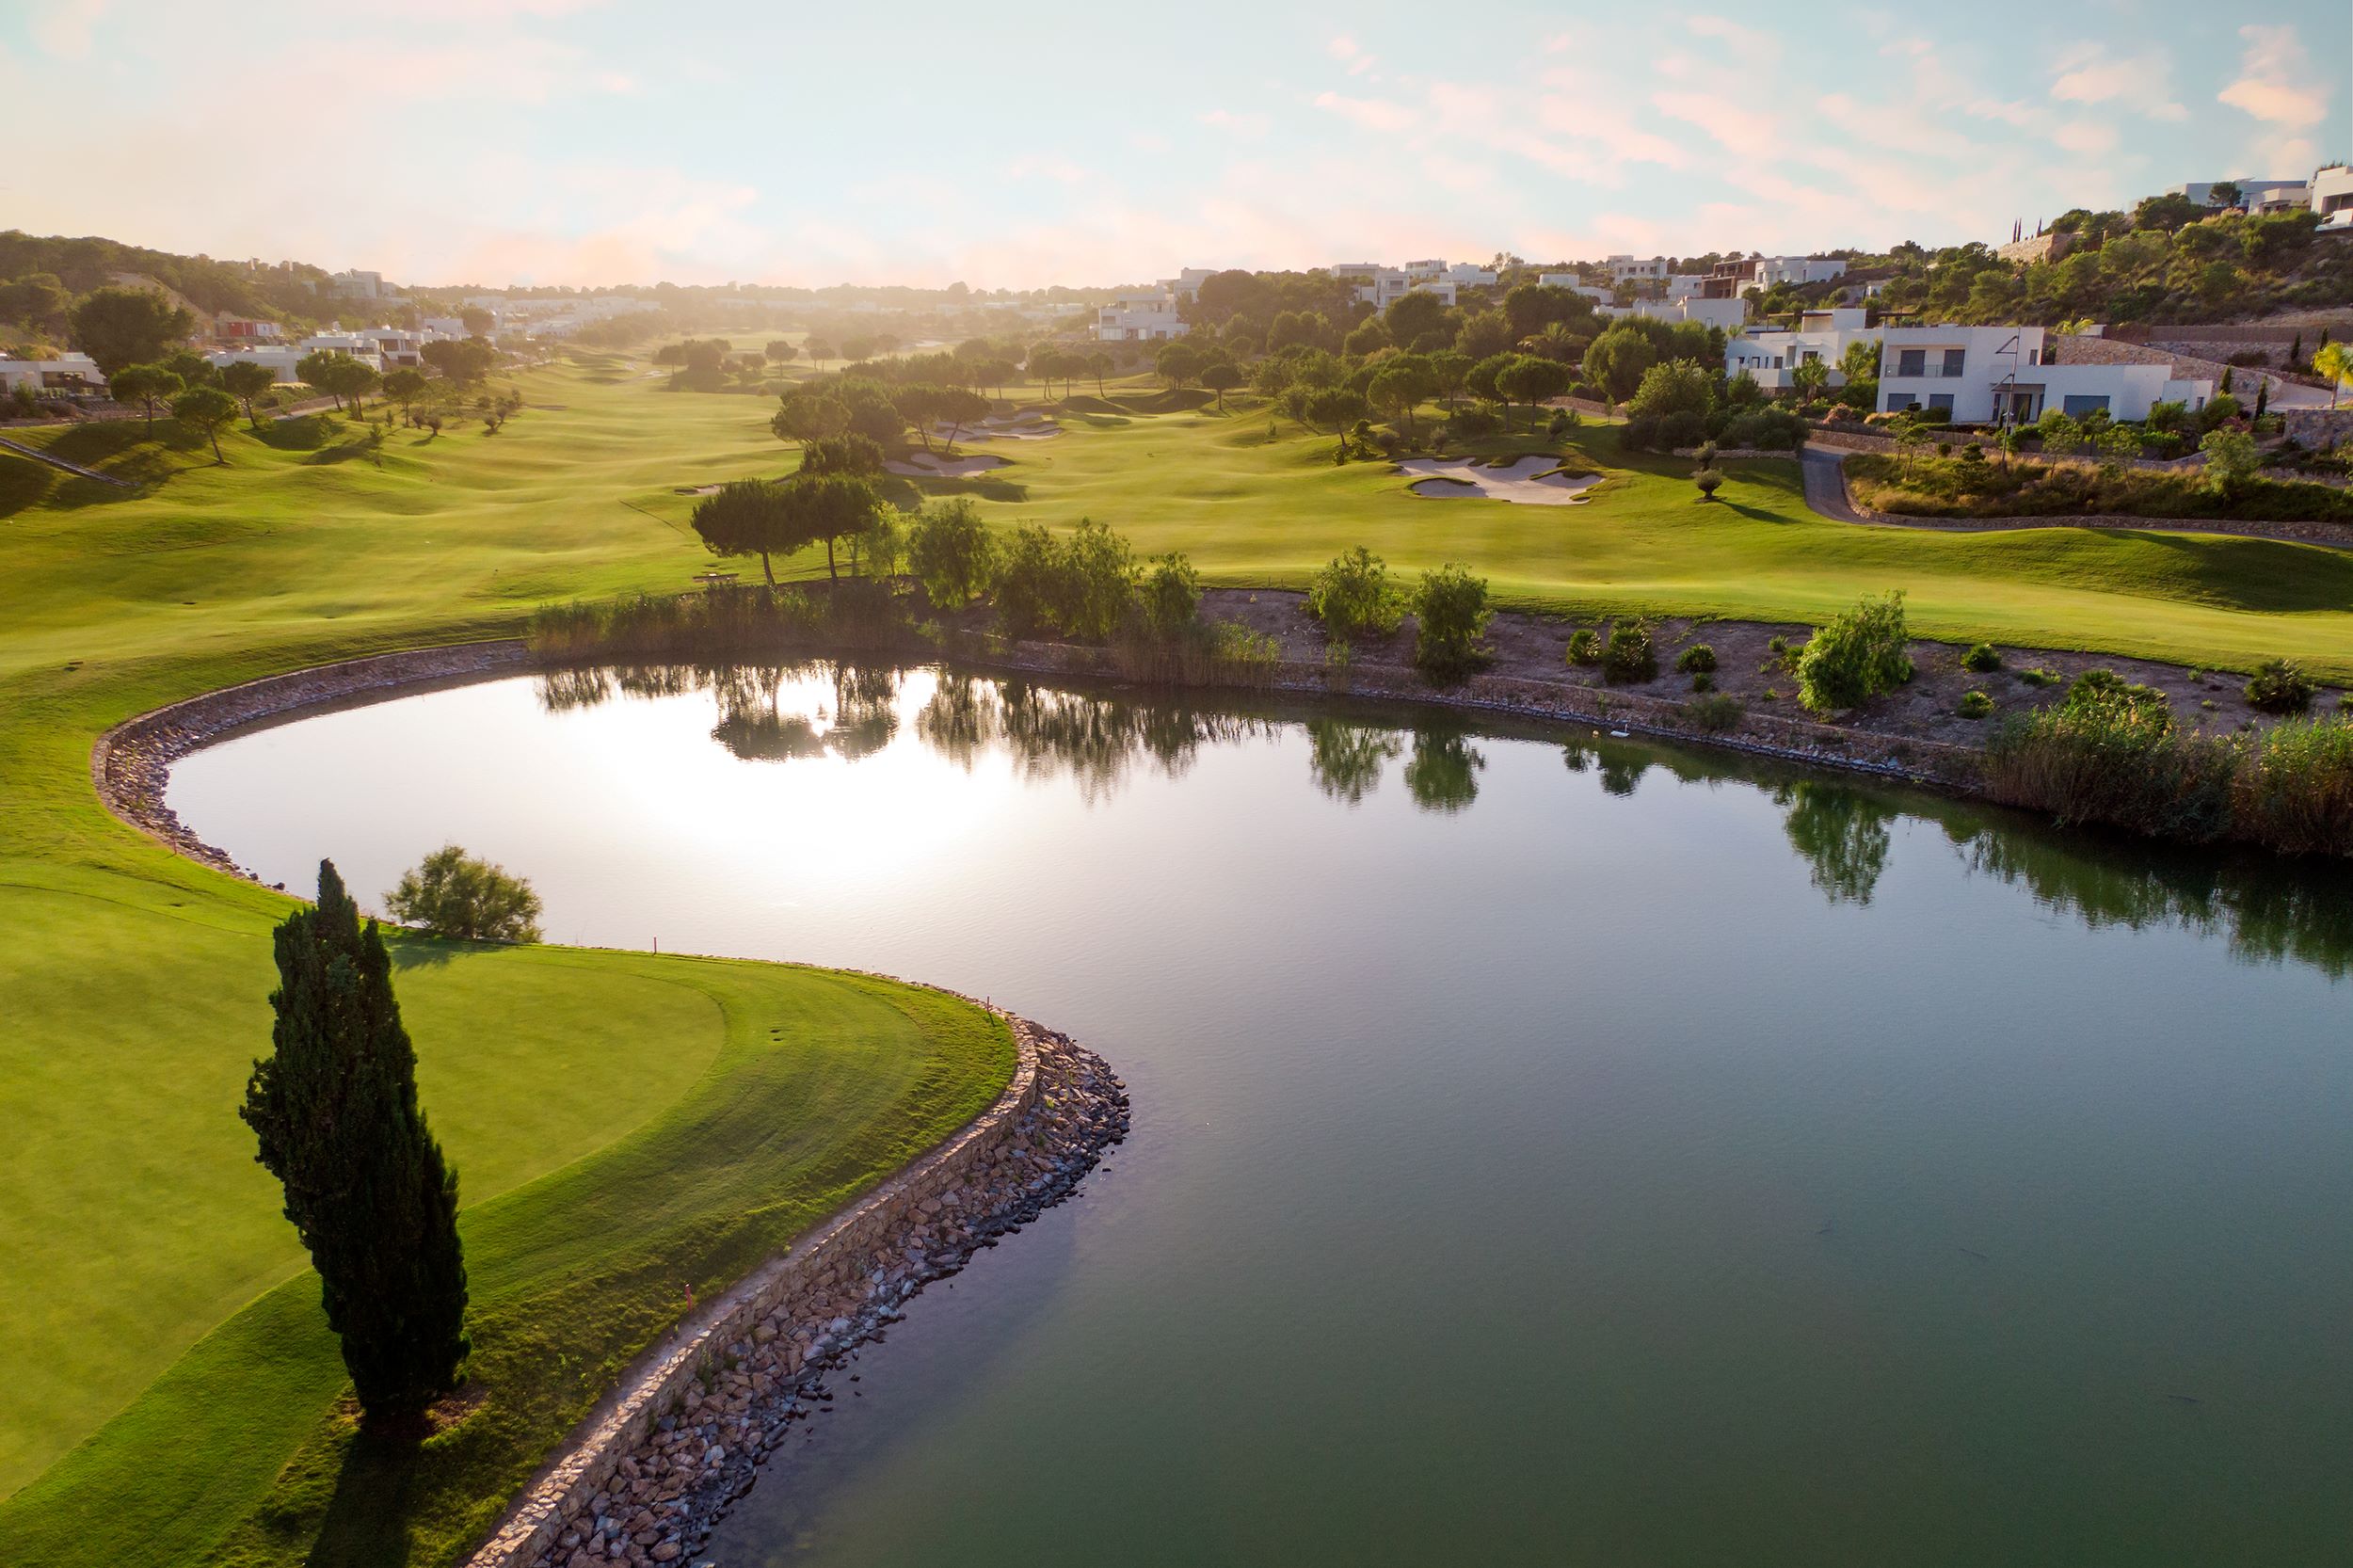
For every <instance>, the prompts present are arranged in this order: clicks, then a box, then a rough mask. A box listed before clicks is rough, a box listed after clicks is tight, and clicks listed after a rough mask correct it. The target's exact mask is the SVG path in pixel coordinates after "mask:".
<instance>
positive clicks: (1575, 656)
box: [1569, 626, 1601, 666]
mask: <svg viewBox="0 0 2353 1568" xmlns="http://www.w3.org/2000/svg"><path fill="white" fill-rule="evenodd" d="M1569 663H1570V664H1583V665H1588V666H1590V665H1593V664H1600V663H1601V633H1600V632H1596V631H1594V630H1593V628H1592V627H1590V626H1588V627H1583V628H1580V629H1579V630H1577V631H1575V632H1570V633H1569Z"/></svg>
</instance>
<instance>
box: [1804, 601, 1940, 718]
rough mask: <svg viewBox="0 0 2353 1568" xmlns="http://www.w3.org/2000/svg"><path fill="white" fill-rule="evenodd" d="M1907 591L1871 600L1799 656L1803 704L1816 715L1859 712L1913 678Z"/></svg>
mask: <svg viewBox="0 0 2353 1568" xmlns="http://www.w3.org/2000/svg"><path fill="white" fill-rule="evenodd" d="M1905 641H1906V637H1905V632H1904V596H1903V590H1901V589H1900V588H1899V589H1897V590H1896V591H1894V592H1892V593H1890V594H1888V595H1886V596H1885V597H1883V598H1881V599H1875V600H1873V599H1866V600H1863V601H1862V602H1861V603H1859V604H1857V605H1856V606H1855V607H1854V608H1853V609H1851V610H1849V611H1848V612H1847V613H1846V614H1845V615H1843V616H1837V617H1835V618H1833V620H1832V621H1831V623H1830V624H1829V625H1828V626H1825V627H1823V628H1822V629H1821V630H1820V631H1819V632H1815V633H1814V635H1813V637H1812V638H1811V639H1809V640H1808V641H1807V643H1806V645H1805V648H1804V651H1802V652H1801V653H1800V654H1799V655H1798V700H1799V701H1801V702H1802V703H1804V704H1805V705H1806V707H1807V708H1809V709H1811V710H1812V711H1814V712H1817V713H1826V712H1839V711H1841V710H1844V709H1849V708H1859V707H1861V706H1862V705H1863V704H1864V703H1865V702H1868V701H1869V700H1870V699H1871V698H1873V697H1875V696H1880V695H1881V694H1882V693H1886V692H1892V691H1894V690H1895V689H1896V688H1897V686H1900V685H1902V684H1903V683H1904V682H1905V681H1907V680H1911V679H1912V656H1911V654H1909V653H1907V652H1906V651H1905V650H1904V643H1905Z"/></svg>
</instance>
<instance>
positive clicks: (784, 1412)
mask: <svg viewBox="0 0 2353 1568" xmlns="http://www.w3.org/2000/svg"><path fill="white" fill-rule="evenodd" d="M1000 1016H1003V1017H1004V1019H1005V1021H1006V1023H1007V1024H1008V1025H1009V1026H1010V1027H1011V1028H1012V1030H1013V1034H1014V1040H1015V1043H1016V1048H1017V1049H1018V1052H1019V1064H1018V1065H1017V1066H1016V1069H1015V1073H1014V1079H1013V1081H1012V1083H1010V1084H1009V1085H1008V1086H1007V1087H1006V1089H1005V1092H1004V1094H1003V1095H1001V1096H999V1098H998V1100H997V1102H996V1103H995V1104H994V1105H992V1106H991V1107H990V1108H989V1109H988V1110H987V1111H985V1112H982V1113H981V1115H979V1116H978V1117H976V1118H975V1119H974V1120H973V1121H972V1122H971V1123H969V1124H968V1126H966V1128H964V1130H963V1131H961V1132H959V1133H957V1134H956V1135H955V1136H954V1137H952V1138H951V1139H949V1140H948V1142H946V1143H945V1144H940V1145H939V1146H938V1147H937V1148H936V1149H934V1150H933V1151H932V1152H931V1153H930V1154H928V1155H925V1156H924V1157H923V1158H922V1159H921V1160H917V1161H916V1162H915V1163H914V1164H912V1165H910V1166H908V1167H907V1168H906V1169H905V1170H904V1171H901V1172H900V1173H899V1174H898V1175H897V1176H892V1177H891V1178H890V1179H889V1180H888V1181H886V1182H884V1183H883V1184H882V1185H881V1186H879V1187H877V1188H875V1189H874V1190H873V1191H872V1192H869V1193H867V1194H866V1195H865V1196H864V1197H862V1198H860V1199H858V1200H857V1201H856V1203H854V1204H853V1205H851V1206H850V1208H847V1209H845V1210H843V1211H842V1212H841V1213H840V1214H839V1215H837V1216H835V1217H834V1218H833V1219H832V1220H830V1221H828V1222H826V1223H825V1224H823V1225H821V1226H820V1227H818V1228H817V1229H816V1230H814V1231H812V1232H810V1233H809V1234H808V1235H807V1236H804V1237H803V1238H802V1239H801V1240H799V1241H797V1242H795V1243H794V1244H793V1246H792V1250H791V1251H790V1252H788V1253H786V1254H785V1255H784V1256H781V1257H778V1258H776V1259H774V1260H773V1261H771V1262H770V1263H768V1264H767V1265H765V1266H764V1267H763V1268H761V1269H760V1271H759V1272H756V1273H754V1274H752V1275H750V1276H749V1277H748V1278H746V1279H744V1280H743V1281H742V1282H741V1283H739V1284H737V1285H736V1286H735V1287H734V1288H731V1289H729V1290H728V1292H727V1293H726V1294H725V1295H723V1296H721V1297H720V1298H718V1299H717V1300H716V1301H713V1302H712V1303H711V1304H709V1305H708V1306H705V1307H704V1308H703V1309H702V1310H701V1311H700V1312H698V1313H696V1316H695V1317H694V1318H693V1319H692V1320H689V1321H688V1322H687V1323H686V1324H685V1325H683V1326H682V1327H680V1329H679V1330H678V1331H677V1332H676V1333H674V1334H673V1335H672V1336H670V1337H669V1338H667V1339H665V1340H664V1342H663V1343H662V1344H661V1345H660V1346H658V1347H657V1348H656V1349H654V1350H653V1351H651V1352H648V1354H647V1355H646V1356H644V1357H642V1358H641V1359H640V1360H639V1362H638V1363H637V1364H636V1366H634V1367H632V1368H631V1370H630V1371H629V1372H628V1373H627V1374H625V1375H624V1377H623V1378H622V1380H621V1384H620V1386H619V1388H618V1389H616V1391H615V1392H614V1393H613V1394H612V1395H611V1396H609V1397H608V1398H607V1399H606V1400H604V1402H603V1403H602V1404H600V1406H599V1407H598V1409H597V1410H596V1412H595V1413H594V1414H592V1415H591V1416H589V1417H588V1419H587V1420H586V1421H585V1422H584V1424H583V1425H582V1427H581V1428H580V1430H579V1432H578V1433H577V1434H576V1435H575V1437H574V1439H573V1441H572V1442H571V1443H570V1444H569V1445H568V1446H567V1448H565V1450H564V1451H563V1453H561V1454H560V1455H559V1456H558V1457H557V1458H556V1459H554V1460H553V1461H552V1462H551V1463H550V1464H548V1465H547V1466H546V1467H544V1468H543V1469H542V1470H541V1472H540V1473H539V1475H538V1477H537V1478H536V1479H535V1480H533V1481H532V1483H531V1484H530V1485H529V1486H527V1487H526V1488H525V1489H524V1490H523V1492H522V1494H521V1496H519V1497H518V1498H517V1499H516V1501H515V1502H514V1504H513V1505H511V1506H510V1507H509V1509H508V1511H507V1512H506V1515H505V1517H504V1519H502V1520H501V1521H500V1523H499V1525H498V1527H497V1528H496V1529H494V1530H493V1531H492V1533H491V1536H490V1539H489V1540H488V1543H486V1544H484V1545H483V1546H482V1547H481V1549H480V1550H478V1551H476V1552H475V1553H474V1555H473V1556H472V1559H470V1560H469V1562H468V1568H589V1565H590V1564H596V1563H609V1562H615V1561H620V1562H628V1563H632V1564H642V1563H665V1562H670V1561H673V1560H677V1559H678V1558H679V1557H680V1556H681V1555H683V1554H685V1553H688V1552H691V1551H694V1550H696V1549H697V1548H698V1547H699V1546H700V1545H701V1544H702V1542H703V1541H704V1540H705V1539H706V1538H707V1537H708V1536H709V1534H710V1532H711V1528H712V1526H713V1525H715V1524H716V1523H717V1522H718V1520H719V1519H720V1518H721V1517H723V1516H724V1515H725V1513H726V1512H727V1510H728V1506H729V1505H730V1504H731V1503H732V1502H734V1500H735V1499H736V1498H738V1497H740V1496H743V1494H744V1492H746V1491H748V1490H749V1489H750V1487H751V1485H752V1482H753V1481H754V1480H756V1479H757V1475H758V1471H759V1469H760V1466H761V1465H762V1464H764V1463H765V1462H766V1461H767V1459H768V1458H769V1456H770V1455H771V1454H772V1453H774V1452H775V1451H776V1448H777V1446H778V1445H779V1444H780V1442H781V1441H782V1439H783V1438H784V1437H785V1436H786V1435H787V1434H788V1433H789V1432H790V1430H791V1427H792V1424H793V1423H794V1422H795V1421H797V1420H803V1419H808V1418H809V1416H811V1415H812V1414H813V1413H814V1412H815V1411H816V1410H818V1409H821V1408H823V1406H824V1405H826V1404H829V1403H830V1402H831V1400H832V1399H833V1396H832V1394H831V1392H830V1391H828V1390H826V1389H825V1388H824V1376H825V1374H826V1372H827V1371H829V1370H831V1369H833V1368H838V1367H840V1365H842V1363H843V1362H844V1360H845V1359H846V1358H847V1356H848V1355H849V1354H850V1353H851V1352H852V1351H853V1350H854V1349H855V1348H856V1346H857V1345H859V1344H860V1343H862V1342H863V1341H864V1340H866V1339H868V1338H871V1337H872V1336H874V1335H876V1334H878V1333H880V1332H881V1331H882V1330H883V1329H884V1328H885V1327H887V1326H888V1324H889V1323H891V1322H893V1321H895V1320H897V1319H899V1318H900V1317H901V1316H903V1313H902V1310H901V1308H902V1304H904V1302H905V1301H906V1300H907V1299H908V1298H909V1297H911V1296H913V1295H914V1294H916V1292H917V1291H919V1290H920V1289H921V1288H922V1287H923V1286H924V1285H925V1284H927V1283H929V1282H930V1281H932V1280H935V1279H937V1278H940V1277H942V1276H943V1275H946V1274H949V1273H952V1272H955V1270H957V1269H958V1268H960V1267H962V1265H963V1264H964V1262H965V1261H966V1260H967V1259H968V1258H969V1257H970V1256H971V1254H972V1252H973V1251H974V1250H976V1249H977V1248H979V1247H983V1246H988V1245H993V1244H994V1238H995V1237H997V1236H999V1235H1001V1234H1003V1233H1005V1232H1007V1231H1010V1230H1013V1229H1016V1228H1017V1227H1018V1226H1019V1225H1021V1224H1024V1223H1026V1222H1027V1221H1028V1220H1030V1219H1032V1218H1034V1217H1035V1216H1036V1214H1037V1213H1038V1212H1040V1211H1041V1210H1042V1209H1044V1208H1047V1207H1049V1206H1050V1205H1052V1204H1054V1203H1057V1202H1060V1201H1061V1200H1062V1198H1064V1196H1066V1195H1067V1194H1068V1193H1069V1192H1070V1191H1071V1189H1072V1188H1074V1187H1075V1186H1076V1185H1077V1183H1078V1180H1079V1178H1080V1176H1083V1175H1084V1174H1085V1173H1086V1171H1087V1170H1089V1169H1091V1168H1093V1166H1094V1165H1095V1164H1096V1162H1097V1161H1098V1160H1099V1159H1100V1158H1101V1156H1102V1154H1103V1152H1104V1151H1105V1150H1106V1149H1107V1148H1109V1147H1110V1146H1111V1145H1112V1144H1116V1143H1117V1142H1118V1141H1119V1140H1120V1139H1121V1138H1123V1137H1125V1136H1126V1133H1127V1128H1128V1110H1127V1096H1126V1094H1125V1092H1124V1091H1123V1090H1122V1089H1121V1088H1120V1086H1119V1082H1118V1080H1117V1079H1116V1078H1114V1077H1112V1074H1111V1071H1110V1069H1109V1068H1107V1067H1105V1066H1104V1065H1103V1064H1102V1062H1101V1060H1100V1059H1099V1058H1097V1057H1096V1056H1095V1055H1094V1054H1093V1053H1092V1052H1090V1051H1087V1050H1085V1049H1084V1048H1080V1047H1079V1046H1077V1045H1075V1044H1074V1043H1073V1042H1071V1041H1070V1040H1069V1039H1068V1038H1067V1037H1066V1036H1064V1035H1060V1034H1056V1033H1054V1032H1051V1031H1048V1030H1044V1029H1040V1028H1039V1027H1038V1026H1037V1025H1035V1024H1032V1023H1030V1022H1029V1021H1027V1020H1026V1019H1022V1018H1017V1017H1015V1016H1013V1015H1011V1014H1000Z"/></svg>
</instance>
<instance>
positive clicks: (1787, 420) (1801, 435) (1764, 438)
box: [1723, 408, 1805, 452]
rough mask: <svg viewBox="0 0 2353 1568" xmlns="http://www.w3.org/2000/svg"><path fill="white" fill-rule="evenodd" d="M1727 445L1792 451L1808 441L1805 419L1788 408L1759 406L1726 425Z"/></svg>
mask: <svg viewBox="0 0 2353 1568" xmlns="http://www.w3.org/2000/svg"><path fill="white" fill-rule="evenodd" d="M1723 441H1724V444H1725V445H1726V446H1748V447H1756V448H1758V449H1760V450H1764V451H1772V452H1781V451H1791V450H1794V449H1796V448H1797V447H1799V446H1801V445H1803V444H1804V442H1805V421H1804V420H1802V419H1801V418H1799V417H1798V416H1797V415H1796V414H1794V413H1791V412H1790V411H1789V410H1788V409H1786V408H1757V409H1754V410H1753V411H1751V412H1749V413H1745V414H1742V415H1740V416H1738V417H1737V418H1736V419H1734V420H1733V421H1732V422H1731V423H1730V424H1726V425H1725V426H1724V433H1723Z"/></svg>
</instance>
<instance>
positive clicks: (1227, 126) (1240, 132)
mask: <svg viewBox="0 0 2353 1568" xmlns="http://www.w3.org/2000/svg"><path fill="white" fill-rule="evenodd" d="M1201 123H1202V124H1204V125H1208V126H1210V127H1212V128H1213V129H1216V130H1220V131H1225V132H1227V133H1229V134H1230V135H1233V136H1240V137H1241V138H1242V139H1243V140H1245V141H1256V140H1257V138H1258V137H1260V136H1265V135H1266V134H1267V127H1268V126H1269V125H1270V124H1272V123H1273V121H1271V120H1268V119H1267V117H1266V116H1265V115H1262V114H1257V113H1255V112H1251V111H1241V112H1237V111H1235V110H1233V109H1211V110H1210V111H1209V113H1207V114H1205V115H1203V116H1202V117H1201Z"/></svg>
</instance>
